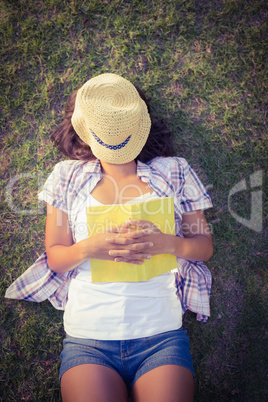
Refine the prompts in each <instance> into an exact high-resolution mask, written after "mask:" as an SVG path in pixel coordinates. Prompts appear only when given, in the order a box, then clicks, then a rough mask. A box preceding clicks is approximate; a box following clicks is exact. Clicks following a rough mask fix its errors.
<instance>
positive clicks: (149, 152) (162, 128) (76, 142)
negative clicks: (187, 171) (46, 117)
mask: <svg viewBox="0 0 268 402" xmlns="http://www.w3.org/2000/svg"><path fill="white" fill-rule="evenodd" d="M135 88H136V89H137V91H138V93H139V95H140V97H141V98H142V99H143V100H144V102H145V103H146V105H147V108H148V112H149V114H150V117H151V120H152V126H151V130H150V133H149V136H148V139H147V142H146V144H145V145H144V147H143V149H142V151H141V153H140V154H139V155H138V156H137V158H136V159H138V160H140V161H141V162H144V163H146V162H149V161H150V160H152V159H153V158H155V157H157V156H175V155H176V152H175V149H174V136H173V133H172V132H171V131H170V130H169V129H168V127H167V125H166V123H165V122H164V121H163V120H157V121H154V118H153V116H152V115H151V108H150V104H149V100H148V99H147V98H146V96H145V93H144V92H143V90H141V89H140V88H139V87H137V86H135ZM77 91H78V90H76V91H75V92H73V94H72V95H71V96H70V97H69V99H68V101H67V104H66V107H65V116H64V120H63V121H62V122H61V123H60V124H59V125H58V127H57V128H56V129H55V130H54V131H53V132H52V136H51V137H52V140H53V141H54V142H55V144H56V146H57V148H58V149H59V151H61V152H62V153H63V154H64V155H66V156H68V157H69V158H70V159H78V160H84V161H89V160H92V159H96V158H95V156H94V155H93V153H92V151H91V149H90V146H89V145H87V144H86V143H85V142H84V141H82V140H81V139H80V137H79V136H78V135H77V134H76V132H75V130H74V128H73V126H72V123H71V118H72V114H73V112H74V106H75V99H76V94H77Z"/></svg>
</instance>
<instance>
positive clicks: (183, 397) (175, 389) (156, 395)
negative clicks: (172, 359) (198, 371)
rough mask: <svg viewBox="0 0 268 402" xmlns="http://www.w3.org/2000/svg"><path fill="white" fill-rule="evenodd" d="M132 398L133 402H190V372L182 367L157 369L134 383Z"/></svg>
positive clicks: (191, 377)
mask: <svg viewBox="0 0 268 402" xmlns="http://www.w3.org/2000/svg"><path fill="white" fill-rule="evenodd" d="M132 398H133V401H134V402H163V401H165V402H192V401H193V400H194V379H193V375H192V373H191V371H190V370H188V369H187V368H185V367H182V366H177V365H165V366H160V367H157V368H155V369H153V370H151V371H148V373H146V374H144V375H142V376H141V377H140V378H139V379H138V380H137V381H136V382H135V384H134V386H133V389H132Z"/></svg>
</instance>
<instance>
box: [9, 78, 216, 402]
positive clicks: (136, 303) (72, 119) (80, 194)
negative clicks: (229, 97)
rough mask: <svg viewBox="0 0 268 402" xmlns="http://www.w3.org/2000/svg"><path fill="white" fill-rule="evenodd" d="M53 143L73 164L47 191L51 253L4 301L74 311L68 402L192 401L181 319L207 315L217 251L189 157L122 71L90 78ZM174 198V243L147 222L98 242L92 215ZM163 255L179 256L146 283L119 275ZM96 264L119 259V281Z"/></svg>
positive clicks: (67, 345) (129, 224) (206, 202)
mask: <svg viewBox="0 0 268 402" xmlns="http://www.w3.org/2000/svg"><path fill="white" fill-rule="evenodd" d="M54 140H55V143H56V145H57V146H58V148H59V149H60V150H61V151H62V152H63V153H64V154H65V155H67V156H68V157H69V158H70V159H71V160H65V161H63V162H60V163H58V164H57V165H56V166H55V168H54V170H53V172H52V173H51V175H50V176H49V178H48V179H47V181H46V183H45V185H44V188H43V191H42V192H41V193H40V194H39V198H40V199H42V200H43V201H45V202H46V203H47V223H46V254H44V255H43V256H42V257H40V258H39V260H38V261H37V262H36V263H35V264H34V265H33V266H32V267H30V268H29V269H28V270H27V271H26V273H24V274H23V275H22V276H21V277H20V278H18V279H17V281H16V282H15V283H14V284H12V285H11V287H10V288H9V289H8V290H7V294H6V296H7V297H12V298H25V299H26V298H27V300H33V301H41V300H44V299H46V298H48V299H49V300H50V301H51V302H52V304H53V305H54V306H55V307H57V308H62V309H64V310H65V311H64V329H65V332H66V338H65V340H64V347H63V351H62V353H61V368H60V382H61V392H62V397H63V401H73V402H79V401H91V402H95V401H96V402H97V401H103V402H109V401H111V402H112V401H114V402H121V401H122V402H123V401H127V400H128V392H131V395H132V399H133V401H144V402H150V401H154V402H158V401H159V402H163V401H169V402H171V401H174V402H175V401H176V402H178V401H183V402H186V401H192V400H193V393H194V369H193V364H192V359H191V355H190V350H189V341H188V336H187V333H186V331H184V330H183V328H182V316H183V313H184V312H185V310H186V309H187V308H189V309H191V310H192V311H195V312H196V313H197V318H198V319H199V320H203V321H206V319H207V316H208V315H209V293H210V285H211V277H210V273H209V271H208V269H207V268H206V266H205V264H204V263H203V262H202V261H207V260H208V259H209V258H210V257H211V255H212V252H213V250H212V241H211V235H210V231H209V228H208V224H207V222H206V219H205V217H204V215H203V212H202V210H204V209H206V208H210V207H211V206H212V204H211V201H210V198H209V196H208V194H207V192H206V190H205V188H204V186H203V185H202V183H201V182H200V180H199V178H198V177H197V175H196V173H195V172H194V171H193V169H192V168H191V167H190V165H189V164H188V163H187V162H186V160H185V159H183V158H179V157H175V156H173V155H174V151H173V146H172V135H171V133H170V132H169V131H168V130H167V128H166V126H165V125H164V124H163V123H159V124H152V123H151V118H150V114H149V110H148V104H147V101H146V99H145V97H144V95H143V93H142V92H141V91H140V90H138V89H136V88H135V87H134V86H133V85H132V84H131V83H130V82H129V81H127V80H126V79H124V78H122V77H120V76H118V75H115V74H102V75H99V76H97V77H95V78H92V79H90V80H89V81H87V82H86V83H85V84H84V85H83V86H82V87H81V88H80V89H79V90H78V91H76V92H75V93H74V94H73V96H72V97H71V98H70V100H69V102H68V104H67V108H66V115H65V120H64V121H63V122H62V123H61V124H60V126H59V127H58V128H57V130H56V131H55V132H54ZM168 197H172V203H173V204H174V211H175V213H173V217H172V218H173V219H174V218H175V234H170V233H165V232H164V231H162V230H160V229H159V227H158V225H157V224H153V223H152V222H151V220H150V219H149V220H137V219H135V220H133V219H128V220H126V222H124V223H122V222H120V224H119V225H115V226H112V227H111V226H109V227H107V225H106V227H103V230H101V231H100V230H99V231H98V232H97V233H95V234H91V235H90V236H89V226H90V218H89V217H87V208H88V207H90V208H92V207H103V206H105V205H109V208H110V206H111V205H119V206H121V207H122V208H123V205H125V204H138V203H145V204H146V203H148V202H150V201H152V200H163V199H165V198H168ZM142 205H144V204H142ZM146 205H148V204H146ZM152 218H153V217H152ZM88 219H89V220H88ZM152 220H153V219H152ZM160 255H162V256H163V255H173V256H176V257H178V258H177V259H176V258H175V257H174V259H173V261H175V263H174V264H172V265H171V266H165V264H164V266H160V268H161V269H162V271H161V272H162V273H161V274H157V273H155V275H154V274H153V275H151V276H153V277H151V278H150V279H147V280H143V281H130V280H129V281H127V280H122V276H121V277H120V270H119V271H118V272H119V273H118V274H117V267H119V266H121V267H123V277H124V273H125V272H127V270H129V272H130V273H131V272H133V271H134V270H137V269H138V268H139V267H141V266H144V267H145V268H144V272H145V274H146V263H145V261H149V260H150V259H151V261H154V264H153V267H154V266H155V267H158V266H159V264H160V265H161V263H159V261H162V260H160ZM96 259H97V260H101V266H103V267H105V265H107V264H108V261H113V264H112V267H113V268H111V270H114V272H115V280H114V281H107V280H105V277H103V278H102V280H99V281H97V282H96V281H94V280H93V261H94V260H96ZM119 263H120V264H121V265H120V264H119ZM122 263H124V264H123V265H122ZM107 267H108V265H107ZM130 268H131V269H130ZM124 270H125V271H124ZM33 272H34V273H33ZM116 275H119V276H116ZM37 277H38V279H39V280H38V283H37ZM120 278H121V279H120ZM15 284H16V285H15Z"/></svg>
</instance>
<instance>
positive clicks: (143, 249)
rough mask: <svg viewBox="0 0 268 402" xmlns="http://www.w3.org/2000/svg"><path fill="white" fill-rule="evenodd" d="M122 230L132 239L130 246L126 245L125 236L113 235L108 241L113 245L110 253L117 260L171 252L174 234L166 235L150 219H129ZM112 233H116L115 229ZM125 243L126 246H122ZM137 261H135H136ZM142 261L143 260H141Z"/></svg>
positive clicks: (124, 260)
mask: <svg viewBox="0 0 268 402" xmlns="http://www.w3.org/2000/svg"><path fill="white" fill-rule="evenodd" d="M120 230H122V231H123V232H124V233H127V238H128V239H131V243H132V244H131V245H130V247H126V245H127V243H125V239H126V238H125V237H124V236H111V237H110V238H109V239H107V241H108V242H109V243H110V247H111V245H112V246H113V248H112V249H111V250H110V252H109V255H110V256H113V258H114V261H116V262H129V259H130V260H132V259H134V260H136V259H137V258H138V259H150V258H151V257H152V256H153V255H156V254H164V253H171V247H170V245H171V244H170V240H171V237H172V235H166V234H164V233H162V232H161V230H159V229H158V228H157V227H156V225H154V224H153V223H152V222H150V221H144V220H128V221H127V222H126V223H124V224H123V225H122V226H121V227H120ZM111 233H112V234H114V232H113V230H111ZM122 244H125V247H120V246H121V245H122ZM134 263H135V262H134ZM140 263H142V262H140Z"/></svg>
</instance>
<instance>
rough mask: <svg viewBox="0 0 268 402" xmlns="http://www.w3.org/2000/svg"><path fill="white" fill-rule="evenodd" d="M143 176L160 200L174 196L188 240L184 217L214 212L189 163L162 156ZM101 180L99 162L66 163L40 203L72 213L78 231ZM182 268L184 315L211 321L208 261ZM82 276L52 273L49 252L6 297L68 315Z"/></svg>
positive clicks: (178, 278) (184, 263) (140, 171)
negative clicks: (74, 285)
mask: <svg viewBox="0 0 268 402" xmlns="http://www.w3.org/2000/svg"><path fill="white" fill-rule="evenodd" d="M137 176H138V177H139V178H140V179H141V180H142V181H144V182H146V183H147V184H148V185H149V187H150V188H151V189H152V190H153V191H155V192H156V194H157V195H158V196H159V197H174V210H175V232H176V235H177V236H180V237H182V236H183V235H182V232H181V220H182V214H183V213H185V212H190V211H195V210H198V209H201V210H204V209H207V208H211V207H212V203H211V200H210V197H209V195H208V193H207V191H206V189H205V187H204V186H203V184H202V183H201V181H200V179H199V178H198V176H197V174H196V173H195V171H194V170H193V169H192V167H191V166H190V165H189V164H188V162H187V161H186V160H185V159H183V158H178V157H168V158H165V157H158V158H155V159H153V160H151V161H150V162H148V163H147V164H144V163H141V162H139V161H138V163H137ZM101 177H102V173H101V165H100V162H99V161H98V160H93V161H90V162H83V161H73V160H66V161H63V162H60V163H58V164H57V165H56V166H55V168H54V170H53V172H52V173H51V174H50V176H49V177H48V179H47V181H46V183H45V185H44V188H43V191H42V192H41V193H40V194H39V198H40V199H41V200H43V201H45V202H47V203H49V204H50V205H52V206H54V207H56V208H58V209H60V210H62V211H64V212H66V213H67V214H68V219H69V224H70V227H71V229H72V231H73V232H74V230H73V229H74V224H75V219H76V216H77V213H78V212H79V211H80V208H81V206H82V205H83V203H84V202H85V200H86V198H87V197H88V194H89V193H91V191H92V190H93V189H94V187H95V186H96V184H97V183H98V182H99V180H100V179H101ZM177 265H178V272H176V273H175V283H176V287H177V296H178V297H179V299H180V301H181V304H182V310H183V312H185V311H186V310H187V309H189V310H191V311H193V312H195V313H197V320H199V321H207V318H208V316H209V315H210V306H209V299H210V291H211V273H210V271H209V270H208V268H207V267H206V265H205V264H204V263H203V262H202V261H196V262H192V261H188V260H184V259H182V258H179V257H178V258H177ZM78 272H79V267H77V268H75V269H73V270H72V271H69V272H64V273H56V272H54V271H52V270H51V269H50V268H49V266H48V264H47V256H46V253H45V252H44V253H43V254H42V255H41V256H40V257H39V258H38V260H37V261H36V262H35V263H34V264H33V265H32V266H31V267H30V268H28V269H27V270H26V271H25V272H24V273H23V274H22V275H21V276H20V277H19V278H18V279H16V280H15V281H14V282H13V283H12V284H11V285H10V287H9V288H8V289H7V291H6V295H5V297H7V298H11V299H24V300H28V301H34V302H41V301H43V300H46V299H48V300H49V301H50V302H51V303H52V305H53V306H54V307H55V308H56V309H59V310H64V308H65V305H66V302H67V299H68V288H69V284H70V281H71V279H72V278H75V277H76V276H77V274H78Z"/></svg>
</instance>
